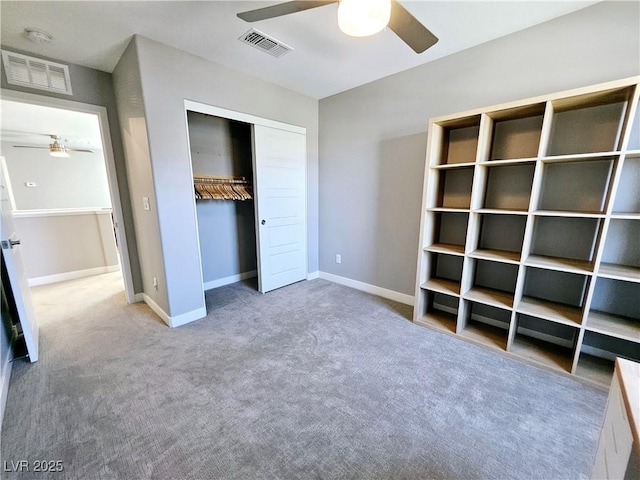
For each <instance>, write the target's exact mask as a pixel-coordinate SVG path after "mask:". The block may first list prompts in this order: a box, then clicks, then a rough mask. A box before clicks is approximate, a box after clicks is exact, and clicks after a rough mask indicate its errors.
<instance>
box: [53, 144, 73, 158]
mask: <svg viewBox="0 0 640 480" xmlns="http://www.w3.org/2000/svg"><path fill="white" fill-rule="evenodd" d="M49 155H51V156H52V157H59V158H67V157H68V156H69V154H68V153H67V149H66V148H65V147H64V145H61V144H60V143H58V140H54V141H53V143H52V144H50V145H49Z"/></svg>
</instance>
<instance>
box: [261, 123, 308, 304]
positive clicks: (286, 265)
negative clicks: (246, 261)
mask: <svg viewBox="0 0 640 480" xmlns="http://www.w3.org/2000/svg"><path fill="white" fill-rule="evenodd" d="M253 142H254V145H253V155H254V160H253V161H254V166H253V168H254V190H255V191H254V197H255V199H256V200H255V207H256V231H257V237H258V245H257V251H258V290H260V291H261V292H262V293H265V292H268V291H270V290H274V289H276V288H280V287H284V286H285V285H290V284H292V283H295V282H299V281H300V280H305V279H306V278H307V239H306V223H307V222H306V182H307V180H306V179H307V175H306V165H307V149H306V135H304V134H301V133H295V132H290V131H286V130H280V129H277V128H272V127H266V126H263V125H254V127H253Z"/></svg>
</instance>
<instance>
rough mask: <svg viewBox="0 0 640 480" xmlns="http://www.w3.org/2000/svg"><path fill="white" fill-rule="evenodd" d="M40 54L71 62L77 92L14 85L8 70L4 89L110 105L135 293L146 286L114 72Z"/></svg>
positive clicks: (2, 79) (3, 78) (113, 144)
mask: <svg viewBox="0 0 640 480" xmlns="http://www.w3.org/2000/svg"><path fill="white" fill-rule="evenodd" d="M2 49H4V47H2ZM9 50H11V51H14V52H17V53H22V54H25V55H30V54H29V53H28V52H24V51H20V50H15V49H9ZM38 57H39V58H44V59H46V60H51V61H54V62H59V63H64V64H65V65H69V74H70V77H71V86H72V89H73V95H63V94H57V93H52V92H46V91H43V90H34V89H31V88H25V87H20V86H16V85H10V84H9V83H8V82H7V80H6V76H5V75H4V73H2V74H0V81H1V83H0V85H1V87H2V89H6V90H15V91H19V92H25V93H30V94H33V95H42V96H45V97H54V98H60V99H63V100H71V101H76V102H81V103H88V104H91V105H99V106H103V107H105V108H106V109H107V115H108V118H109V133H110V136H111V143H112V148H113V156H114V161H115V167H116V175H117V179H118V186H119V189H120V192H119V195H120V203H121V206H122V215H123V219H122V221H123V222H124V227H125V230H126V233H127V249H128V252H129V261H130V265H131V276H132V280H133V289H134V292H135V293H138V292H142V289H143V286H142V276H141V271H140V265H139V260H138V249H137V245H136V231H135V228H134V222H133V214H132V211H131V202H130V200H129V187H128V184H127V175H126V166H125V159H124V152H123V149H122V137H121V135H120V126H119V124H118V114H117V110H116V101H115V95H114V91H113V83H112V77H111V74H109V73H105V72H100V71H98V70H93V69H91V68H86V67H82V66H80V65H75V64H69V63H68V62H60V60H58V59H55V58H49V57H45V56H41V55H38ZM0 66H1V65H0Z"/></svg>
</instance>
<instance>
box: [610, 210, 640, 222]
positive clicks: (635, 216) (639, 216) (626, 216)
mask: <svg viewBox="0 0 640 480" xmlns="http://www.w3.org/2000/svg"><path fill="white" fill-rule="evenodd" d="M611 218H612V219H617V220H640V213H621V212H613V213H612V214H611Z"/></svg>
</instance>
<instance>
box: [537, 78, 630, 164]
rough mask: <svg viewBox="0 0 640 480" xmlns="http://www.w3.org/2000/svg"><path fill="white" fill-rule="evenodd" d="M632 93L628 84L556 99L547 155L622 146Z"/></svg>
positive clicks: (616, 148) (602, 150)
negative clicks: (622, 136) (625, 118)
mask: <svg viewBox="0 0 640 480" xmlns="http://www.w3.org/2000/svg"><path fill="white" fill-rule="evenodd" d="M630 95H631V90H630V89H628V88H625V89H621V90H617V91H611V92H602V93H601V94H597V95H591V94H590V95H584V96H577V97H572V98H564V99H561V100H556V101H554V102H553V122H552V126H551V134H550V138H549V146H548V151H547V155H549V156H552V155H571V154H576V153H592V152H611V151H615V150H618V148H619V143H620V133H621V131H622V123H623V121H624V117H625V113H626V110H625V109H626V107H627V103H628V100H629V98H630Z"/></svg>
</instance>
